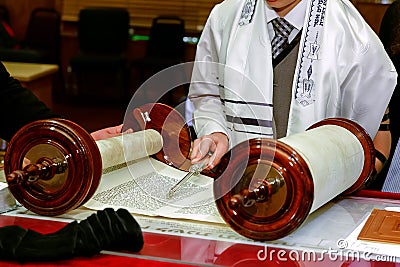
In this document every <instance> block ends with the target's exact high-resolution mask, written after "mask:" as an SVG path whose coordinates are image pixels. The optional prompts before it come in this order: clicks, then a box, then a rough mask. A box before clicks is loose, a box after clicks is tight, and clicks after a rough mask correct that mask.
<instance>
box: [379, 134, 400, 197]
mask: <svg viewBox="0 0 400 267" xmlns="http://www.w3.org/2000/svg"><path fill="white" fill-rule="evenodd" d="M382 191H383V192H393V193H400V140H399V141H398V142H397V145H396V149H395V151H394V155H393V158H392V162H391V163H390V166H389V171H388V173H387V176H386V179H385V182H384V183H383V187H382Z"/></svg>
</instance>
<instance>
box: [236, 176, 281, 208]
mask: <svg viewBox="0 0 400 267" xmlns="http://www.w3.org/2000/svg"><path fill="white" fill-rule="evenodd" d="M284 183H285V181H284V179H283V178H281V177H269V178H266V179H264V180H263V181H262V183H261V185H260V186H258V187H256V188H255V189H254V190H251V191H250V190H249V189H243V190H242V191H241V192H240V193H239V194H236V195H234V196H232V198H231V199H230V203H229V205H230V207H231V209H236V208H238V207H241V206H242V207H251V206H253V205H254V204H256V203H261V202H265V201H268V200H269V199H270V198H271V197H272V195H273V194H275V193H276V192H278V191H279V189H280V188H281V187H282V186H283V185H284Z"/></svg>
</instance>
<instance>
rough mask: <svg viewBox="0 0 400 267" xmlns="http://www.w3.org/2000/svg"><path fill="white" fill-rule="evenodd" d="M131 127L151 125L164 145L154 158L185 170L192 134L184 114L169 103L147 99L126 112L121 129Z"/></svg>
mask: <svg viewBox="0 0 400 267" xmlns="http://www.w3.org/2000/svg"><path fill="white" fill-rule="evenodd" d="M129 128H131V129H132V130H134V131H142V130H146V129H154V130H156V131H158V132H159V133H160V134H161V136H162V139H163V148H162V150H161V151H159V152H158V153H156V154H154V158H156V159H157V160H159V161H161V162H164V163H165V164H167V165H169V166H172V167H175V168H178V169H181V170H185V171H187V170H188V169H189V167H190V160H189V155H190V151H191V136H190V129H189V126H188V125H187V124H186V121H185V119H184V118H183V116H182V115H181V114H180V113H179V112H178V111H177V110H175V109H173V108H172V107H170V106H168V105H165V104H161V103H148V104H145V105H143V106H140V107H138V108H134V109H133V110H132V111H130V112H127V114H126V115H125V119H124V129H123V130H127V129H129Z"/></svg>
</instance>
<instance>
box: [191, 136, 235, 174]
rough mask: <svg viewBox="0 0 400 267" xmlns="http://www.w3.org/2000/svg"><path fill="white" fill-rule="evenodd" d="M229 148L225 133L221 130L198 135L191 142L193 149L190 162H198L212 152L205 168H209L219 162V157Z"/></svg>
mask: <svg viewBox="0 0 400 267" xmlns="http://www.w3.org/2000/svg"><path fill="white" fill-rule="evenodd" d="M228 148H229V140H228V137H227V136H226V134H224V133H221V132H216V133H212V134H210V135H205V136H203V137H200V138H198V139H196V140H194V142H193V150H192V154H191V162H192V164H194V163H196V162H199V161H200V160H202V159H203V158H204V157H205V156H207V155H209V153H212V156H211V158H210V161H209V162H208V165H207V167H206V168H205V169H206V170H211V169H212V168H214V167H215V166H216V165H218V164H219V162H220V161H221V158H222V157H223V156H224V155H225V153H226V152H227V151H228Z"/></svg>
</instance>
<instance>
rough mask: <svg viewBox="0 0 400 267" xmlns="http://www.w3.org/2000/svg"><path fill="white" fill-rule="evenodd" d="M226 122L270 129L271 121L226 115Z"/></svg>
mask: <svg viewBox="0 0 400 267" xmlns="http://www.w3.org/2000/svg"><path fill="white" fill-rule="evenodd" d="M226 120H227V121H228V122H231V123H237V124H246V125H252V126H263V127H269V128H272V121H269V120H260V119H253V118H241V117H233V116H230V115H226Z"/></svg>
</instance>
